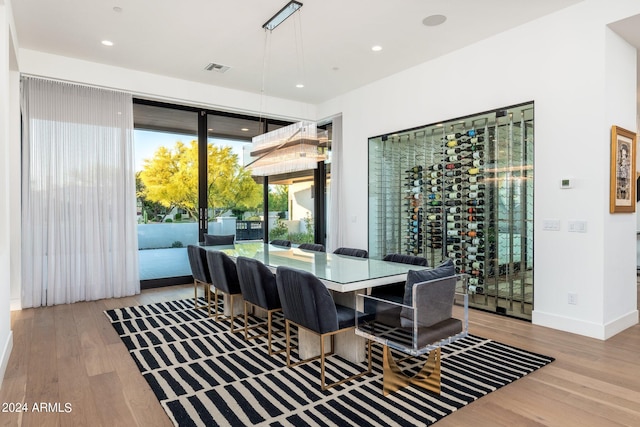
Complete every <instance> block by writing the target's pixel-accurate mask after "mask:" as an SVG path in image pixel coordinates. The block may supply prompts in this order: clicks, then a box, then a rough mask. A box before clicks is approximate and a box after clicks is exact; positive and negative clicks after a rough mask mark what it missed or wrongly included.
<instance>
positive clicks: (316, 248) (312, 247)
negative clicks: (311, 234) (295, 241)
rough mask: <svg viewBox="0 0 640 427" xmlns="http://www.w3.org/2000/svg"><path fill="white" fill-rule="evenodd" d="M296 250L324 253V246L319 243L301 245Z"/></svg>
mask: <svg viewBox="0 0 640 427" xmlns="http://www.w3.org/2000/svg"><path fill="white" fill-rule="evenodd" d="M298 249H306V250H308V251H315V252H324V251H325V250H324V245H322V244H320V243H302V244H300V245H299V246H298Z"/></svg>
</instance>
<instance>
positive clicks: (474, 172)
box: [467, 168, 480, 175]
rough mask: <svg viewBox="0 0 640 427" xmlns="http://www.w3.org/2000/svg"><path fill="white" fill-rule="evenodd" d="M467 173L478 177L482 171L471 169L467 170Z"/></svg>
mask: <svg viewBox="0 0 640 427" xmlns="http://www.w3.org/2000/svg"><path fill="white" fill-rule="evenodd" d="M467 173H468V174H469V175H477V174H479V173H480V169H479V168H469V169H467Z"/></svg>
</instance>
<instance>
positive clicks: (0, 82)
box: [0, 0, 19, 387]
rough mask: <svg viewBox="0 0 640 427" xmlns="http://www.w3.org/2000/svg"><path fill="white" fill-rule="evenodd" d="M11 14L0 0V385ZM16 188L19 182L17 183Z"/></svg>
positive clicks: (6, 270)
mask: <svg viewBox="0 0 640 427" xmlns="http://www.w3.org/2000/svg"><path fill="white" fill-rule="evenodd" d="M12 27H13V17H12V14H11V4H10V3H9V1H8V0H5V1H2V0H0V94H2V96H0V218H2V220H1V221H0V387H1V386H2V379H3V378H4V373H5V370H6V367H7V363H8V361H9V356H10V355H11V349H12V347H13V334H12V331H11V317H10V308H9V299H10V294H11V292H10V288H11V279H12V278H11V249H12V248H11V245H10V229H11V224H10V222H9V218H10V209H9V206H10V203H11V201H12V199H11V191H10V190H11V187H12V184H15V183H12V182H11V180H10V177H11V175H10V166H9V165H10V162H11V161H12V159H11V158H10V154H11V152H12V150H11V148H10V146H11V139H10V138H11V131H10V129H11V126H10V123H11V119H12V114H11V111H12V109H11V104H10V100H11V97H10V96H7V94H11V93H12V87H11V81H12V71H11V69H12V67H13V68H14V69H15V63H16V59H15V57H14V56H15V49H14V48H13V37H12V34H11V33H12ZM18 187H19V185H18Z"/></svg>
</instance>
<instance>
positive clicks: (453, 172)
mask: <svg viewBox="0 0 640 427" xmlns="http://www.w3.org/2000/svg"><path fill="white" fill-rule="evenodd" d="M459 175H462V171H461V170H448V171H446V172H445V173H444V176H448V177H451V176H459Z"/></svg>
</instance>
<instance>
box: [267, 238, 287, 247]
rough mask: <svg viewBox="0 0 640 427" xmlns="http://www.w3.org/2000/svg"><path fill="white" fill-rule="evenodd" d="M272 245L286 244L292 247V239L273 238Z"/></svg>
mask: <svg viewBox="0 0 640 427" xmlns="http://www.w3.org/2000/svg"><path fill="white" fill-rule="evenodd" d="M270 243H271V244H272V245H275V246H284V247H285V248H290V247H291V240H278V239H276V240H272V241H271V242H270Z"/></svg>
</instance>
